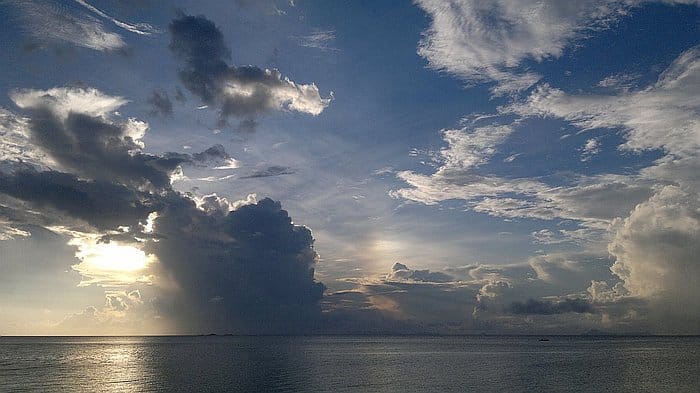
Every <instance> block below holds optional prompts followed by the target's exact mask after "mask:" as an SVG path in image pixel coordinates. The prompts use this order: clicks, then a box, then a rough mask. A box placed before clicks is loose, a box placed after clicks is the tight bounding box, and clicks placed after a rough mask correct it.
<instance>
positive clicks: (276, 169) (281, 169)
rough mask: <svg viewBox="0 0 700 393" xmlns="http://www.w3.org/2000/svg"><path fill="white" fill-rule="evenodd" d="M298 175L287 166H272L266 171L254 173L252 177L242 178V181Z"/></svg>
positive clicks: (261, 170)
mask: <svg viewBox="0 0 700 393" xmlns="http://www.w3.org/2000/svg"><path fill="white" fill-rule="evenodd" d="M294 173H296V172H295V171H294V170H293V169H292V168H290V167H287V166H279V165H272V166H269V167H267V168H265V169H260V170H257V171H254V172H253V173H251V174H250V175H247V176H242V177H241V179H255V178H260V177H272V176H282V175H292V174H294Z"/></svg>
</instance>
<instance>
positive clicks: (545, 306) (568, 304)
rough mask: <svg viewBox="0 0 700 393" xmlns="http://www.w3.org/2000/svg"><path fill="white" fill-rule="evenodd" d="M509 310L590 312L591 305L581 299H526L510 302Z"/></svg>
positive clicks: (543, 312) (543, 313) (525, 311)
mask: <svg viewBox="0 0 700 393" xmlns="http://www.w3.org/2000/svg"><path fill="white" fill-rule="evenodd" d="M509 311H510V312H512V313H513V314H542V315H552V314H564V313H569V312H575V313H592V312H593V307H592V306H591V304H590V303H589V302H587V301H586V300H583V299H564V300H561V301H556V302H552V301H548V300H535V299H528V300H527V301H525V302H515V303H512V304H511V305H510V310H509Z"/></svg>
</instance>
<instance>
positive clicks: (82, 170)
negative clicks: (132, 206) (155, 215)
mask: <svg viewBox="0 0 700 393" xmlns="http://www.w3.org/2000/svg"><path fill="white" fill-rule="evenodd" d="M10 98H11V99H12V100H13V101H14V102H15V104H17V106H19V107H20V108H22V109H25V110H27V111H29V113H30V114H31V118H30V120H29V122H28V124H29V127H28V128H27V133H28V135H27V136H28V139H29V141H30V142H31V143H32V144H34V145H35V146H37V147H38V148H39V149H40V150H42V151H43V152H44V153H45V154H46V155H48V156H49V157H51V159H53V161H54V162H56V163H57V164H58V165H59V166H60V168H59V169H64V170H68V171H72V172H74V173H76V174H77V175H80V176H85V177H88V178H91V179H95V180H106V181H115V180H116V181H118V182H120V183H122V184H132V185H136V186H149V185H150V186H153V187H156V188H162V187H165V186H166V185H168V184H170V174H171V173H172V172H173V171H174V170H175V169H176V168H177V167H178V166H179V165H180V164H181V163H182V162H183V161H184V159H183V158H182V157H179V156H178V157H173V156H170V157H166V156H156V155H152V154H147V153H143V152H142V151H141V149H142V148H143V142H142V141H141V139H142V138H143V136H144V134H145V133H146V130H147V129H148V125H147V124H146V123H144V122H141V121H139V120H136V119H132V118H130V119H127V120H125V121H123V120H117V119H114V118H113V116H112V114H111V112H112V111H114V110H116V109H117V108H118V107H120V106H121V105H123V104H124V103H125V100H123V99H122V98H121V97H110V96H107V95H104V94H102V93H101V92H99V91H97V90H95V89H81V88H54V89H49V90H27V89H25V90H17V91H14V92H12V93H11V94H10Z"/></svg>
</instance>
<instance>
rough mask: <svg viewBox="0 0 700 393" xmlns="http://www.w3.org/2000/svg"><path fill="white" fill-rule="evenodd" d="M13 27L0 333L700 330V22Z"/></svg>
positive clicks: (519, 10) (660, 4)
mask: <svg viewBox="0 0 700 393" xmlns="http://www.w3.org/2000/svg"><path fill="white" fill-rule="evenodd" d="M0 12H1V13H2V15H3V19H4V20H6V21H7V23H4V24H3V26H2V27H1V28H0V29H1V30H2V34H1V35H2V43H1V45H2V48H3V52H4V53H5V56H3V60H2V68H1V69H2V71H0V92H2V93H3V94H0V108H1V109H0V110H1V111H2V112H0V115H2V122H0V127H2V128H1V132H2V133H1V134H0V138H1V139H0V161H1V162H0V174H1V175H2V177H0V207H2V208H3V209H2V210H0V239H2V240H0V250H1V251H2V253H3V255H6V256H8V257H6V258H3V259H5V260H4V261H3V262H2V265H0V267H2V269H3V279H0V280H1V281H0V282H2V285H1V286H0V315H4V316H0V333H2V334H83V333H90V334H110V333H129V334H140V333H170V332H200V331H210V330H219V331H241V332H247V331H253V332H268V331H269V332H283V333H294V332H307V331H317V332H329V331H331V332H357V331H388V332H426V331H427V332H438V333H481V332H508V333H531V332H555V333H582V332H586V331H588V330H591V329H595V330H601V331H610V332H621V333H630V332H632V333H639V332H648V333H695V334H697V333H698V329H699V328H700V314H697V313H695V312H693V311H688V310H697V309H700V307H697V306H698V305H697V299H698V297H697V295H698V293H697V289H696V287H697V285H695V283H696V282H697V280H698V278H700V261H699V260H698V257H697V255H699V254H698V249H697V247H698V246H697V244H699V243H700V242H698V240H700V239H699V237H700V229H699V228H700V215H699V214H698V211H700V210H699V209H700V204H698V192H699V191H700V188H699V187H698V179H697V175H696V173H697V170H698V169H700V168H698V162H700V160H699V158H700V157H698V156H699V155H700V150H699V148H700V129H699V128H698V127H699V126H698V124H700V123H699V121H698V113H699V111H700V101H699V99H698V94H697V92H698V89H700V49H698V46H697V45H698V42H699V39H700V29H699V26H700V9H699V8H698V3H697V2H696V1H691V0H687V1H681V0H679V1H672V0H669V1H636V0H635V1H616V0H590V1H581V2H576V3H575V4H574V3H561V2H556V1H552V2H550V1H505V0H502V1H495V2H480V1H476V0H453V1H432V0H420V1H416V2H376V1H357V2H312V1H281V0H279V1H243V0H240V1H225V2H217V1H211V2H210V1H206V2H201V1H192V2H188V1H174V2H170V3H168V5H166V6H164V5H163V4H162V3H160V2H156V1H145V2H134V1H96V0H93V1H82V0H76V1H67V0H66V1H61V2H39V1H27V2H19V1H10V0H7V1H2V2H0ZM212 146H216V148H215V149H213V150H207V149H209V148H211V147H212ZM162 179H166V180H167V181H166V182H163V181H162ZM59 186H60V187H59ZM57 187H58V188H57ZM101 189H110V190H112V189H113V190H114V191H113V193H112V194H111V195H107V196H105V195H103V194H102V193H99V190H101ZM127 195H128V196H129V198H131V199H130V200H128V201H127V200H126V196H127ZM78 196H80V197H81V198H83V197H84V198H86V199H85V201H87V202H84V203H83V206H82V207H81V206H79V204H78V200H77V199H75V198H77V197H78ZM122 196H123V197H124V199H123V200H122V199H121V198H122ZM268 197H269V198H271V199H272V200H274V201H279V202H280V203H281V207H280V206H278V205H275V204H273V203H272V202H271V201H268V200H267V199H265V198H268ZM110 198H113V200H112V199H110ZM121 203H124V206H123V210H119V208H117V207H114V206H122V205H121ZM76 205H78V206H76ZM103 205H105V206H106V207H102V206H103ZM110 206H113V207H114V208H113V209H111V208H109V207H110ZM91 209H92V210H91ZM100 209H102V210H100ZM281 209H284V210H281ZM284 211H286V212H284ZM270 212H277V213H274V214H273V213H270ZM282 212H284V213H282ZM278 213H279V214H283V215H284V216H285V217H286V215H288V216H289V217H290V219H291V220H292V221H293V224H289V223H287V222H286V221H285V220H286V219H280V217H278V216H277V215H275V214H278ZM246 217H247V218H246ZM190 226H193V227H192V228H195V229H191V228H190ZM302 226H303V227H306V228H308V229H309V230H310V231H311V232H309V233H310V234H312V235H309V236H313V238H312V239H311V238H307V237H306V235H304V234H305V233H306V232H305V231H306V230H305V229H304V228H303V227H302ZM255 228H257V229H255ZM254 229H255V230H254ZM250 233H253V234H255V233H258V234H259V235H260V236H262V237H263V238H264V239H266V240H265V241H264V242H261V241H258V240H255V239H256V238H255V237H254V236H253V237H252V238H248V236H249V235H250ZM256 236H257V235H256ZM100 239H101V240H100ZM246 239H247V240H246ZM289 239H295V240H294V241H292V240H289ZM107 240H110V241H109V242H107ZM289 242H291V243H289ZM186 245H191V246H192V247H191V248H187V246H186ZM181 247H183V248H181ZM396 263H398V264H396ZM290 269H291V270H290ZM310 269H313V270H310ZM304 272H313V274H312V275H309V274H307V273H304ZM222 277H225V278H222ZM265 277H267V278H265ZM318 283H323V286H324V289H322V290H319V288H320V286H319V285H320V284H318ZM317 284H318V285H317ZM48 288H55V290H49V289H48ZM279 288H285V289H284V290H282V289H279ZM278 289H279V290H278ZM56 291H57V292H58V293H60V294H61V295H60V296H50V295H49V294H51V293H54V292H56ZM280 291H282V292H280ZM319 291H322V293H321V292H319ZM290 299H292V300H293V301H291V303H288V302H289V301H290ZM261 304H264V306H261ZM295 307H296V308H295ZM292 309H293V310H296V311H295V312H290V311H289V310H292ZM281 310H286V311H281ZM182 315H185V316H187V318H184V320H183V318H180V317H179V316H182ZM214 315H224V316H225V317H222V319H223V322H222V321H217V320H216V319H215V318H214V319H213V316H214ZM293 315H297V317H294V316H293ZM298 315H302V316H308V318H307V321H312V322H309V323H302V321H301V320H299V319H298ZM285 318H287V319H285ZM191 320H197V321H200V322H199V323H189V322H188V321H191ZM284 326H292V327H291V328H289V329H287V328H285V327H284Z"/></svg>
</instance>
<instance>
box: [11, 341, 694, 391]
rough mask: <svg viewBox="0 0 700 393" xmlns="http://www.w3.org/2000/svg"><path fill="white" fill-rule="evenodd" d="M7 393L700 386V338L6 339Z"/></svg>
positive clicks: (678, 388) (655, 388)
mask: <svg viewBox="0 0 700 393" xmlns="http://www.w3.org/2000/svg"><path fill="white" fill-rule="evenodd" d="M0 391H3V392H4V391H37V392H70V391H86V392H101V391H104V392H150V391H158V392H174V391H195V392H202V391H212V392H214V391H216V392H225V391H241V392H251V391H266V392H291V391H308V392H418V391H421V392H465V391H466V392H469V391H474V392H484V391H486V392H489V391H497V392H523V391H531V392H544V391H553V392H578V391H591V392H700V338H697V337H695V338H678V337H668V338H648V337H647V338H630V337H628V338H604V337H550V341H539V340H538V338H537V337H106V338H96V337H80V338H68V337H61V338H55V337H51V338H47V337H44V338H19V337H2V338H0Z"/></svg>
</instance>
